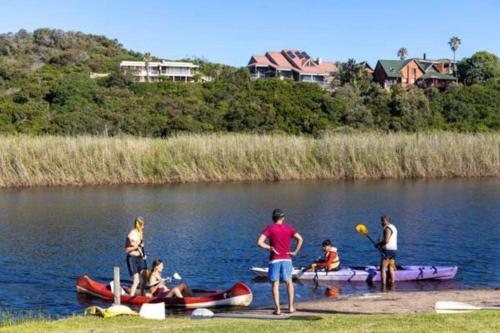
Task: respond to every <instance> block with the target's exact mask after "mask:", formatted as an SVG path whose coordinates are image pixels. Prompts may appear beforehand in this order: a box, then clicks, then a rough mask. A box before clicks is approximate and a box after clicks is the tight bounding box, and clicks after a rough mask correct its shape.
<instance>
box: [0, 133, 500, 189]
mask: <svg viewBox="0 0 500 333" xmlns="http://www.w3.org/2000/svg"><path fill="white" fill-rule="evenodd" d="M0 148H1V149H0V187H12V186H45V185H91V184H121V183H171V182H195V181H203V182H206V181H246V180H292V179H293V180H298V179H363V178H425V177H498V176H500V134H480V135H473V134H455V133H444V132H442V133H434V134H375V133H359V134H335V135H328V136H325V137H323V138H321V139H313V138H308V137H296V136H279V135H273V136H270V135H247V134H228V135H186V136H178V137H172V138H168V139H148V138H136V137H119V138H97V137H50V136H49V137H47V136H46V137H27V136H10V137H0Z"/></svg>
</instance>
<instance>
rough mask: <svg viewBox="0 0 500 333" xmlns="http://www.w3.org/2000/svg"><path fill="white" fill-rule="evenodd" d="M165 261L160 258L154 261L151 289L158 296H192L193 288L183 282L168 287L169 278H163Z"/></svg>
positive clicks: (150, 282)
mask: <svg viewBox="0 0 500 333" xmlns="http://www.w3.org/2000/svg"><path fill="white" fill-rule="evenodd" d="M162 272H163V262H162V261H161V260H160V259H156V260H155V261H153V266H152V268H151V275H150V276H149V291H150V292H151V294H152V295H153V296H156V297H177V298H183V297H184V296H191V295H192V293H191V290H190V289H189V287H188V286H187V284H185V283H181V284H179V285H177V286H175V287H174V288H172V289H169V288H168V287H167V282H168V279H163V278H162V277H161V273H162Z"/></svg>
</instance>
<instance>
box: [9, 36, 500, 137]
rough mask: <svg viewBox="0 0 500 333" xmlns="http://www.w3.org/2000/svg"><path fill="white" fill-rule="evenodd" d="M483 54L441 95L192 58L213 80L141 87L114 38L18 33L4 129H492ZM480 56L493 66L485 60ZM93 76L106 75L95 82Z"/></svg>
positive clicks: (493, 91)
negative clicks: (257, 72) (260, 72)
mask: <svg viewBox="0 0 500 333" xmlns="http://www.w3.org/2000/svg"><path fill="white" fill-rule="evenodd" d="M479 55H480V56H478V57H476V58H468V59H464V60H463V62H462V63H463V66H462V67H461V68H462V69H463V70H461V71H460V73H465V74H464V75H469V76H470V78H471V80H469V81H467V80H464V82H470V83H471V85H470V86H463V85H453V86H451V87H449V88H448V89H447V90H446V91H443V92H441V91H438V90H436V89H433V88H429V89H426V90H422V89H410V90H403V89H398V88H394V89H392V90H391V91H385V90H383V89H381V88H380V87H379V86H378V85H377V84H375V83H372V82H371V80H370V78H369V77H366V75H359V73H357V71H356V70H354V71H353V72H352V73H351V72H349V70H348V69H345V70H344V71H343V72H342V73H341V74H342V75H341V76H339V77H340V78H348V79H346V80H343V79H342V80H343V81H342V80H341V81H342V82H337V83H336V84H337V86H336V89H335V92H333V93H332V92H328V91H325V90H322V89H321V88H319V87H318V86H316V85H314V84H309V83H297V82H293V81H280V80H276V79H267V80H257V81H254V80H251V79H250V76H249V73H248V71H247V70H246V69H234V68H231V67H229V66H224V65H220V64H211V63H208V62H206V61H200V60H195V61H196V62H197V63H198V64H200V68H201V71H202V73H203V74H205V75H210V76H213V77H215V80H213V81H212V82H208V83H203V84H201V83H197V84H185V83H173V82H160V83H154V84H152V83H150V84H141V83H135V82H133V80H132V79H131V78H130V77H127V76H124V75H122V74H121V73H120V72H119V71H118V64H119V62H120V60H124V59H130V60H133V59H136V60H140V59H142V57H143V55H142V54H140V53H138V52H133V51H130V50H127V49H125V48H124V47H123V46H122V45H121V44H120V43H119V42H118V41H117V40H111V39H108V38H106V37H104V36H97V35H89V34H84V33H81V32H66V31H61V30H54V29H38V30H35V31H34V32H27V31H25V30H20V31H18V32H17V33H8V34H1V35H0V134H7V133H9V134H14V133H26V134H34V135H41V134H58V135H60V134H64V135H78V134H92V135H102V134H105V135H117V134H130V135H140V136H167V135H171V134H174V133H178V132H241V131H244V132H258V133H263V132H278V133H291V134H312V135H320V134H322V133H324V132H325V131H331V130H335V129H338V128H341V129H342V130H343V131H345V130H346V129H347V130H350V129H351V128H352V129H359V130H383V131H419V130H429V129H431V130H433V129H439V130H443V129H444V130H459V131H498V130H499V129H500V79H499V75H498V73H499V70H498V68H500V67H499V65H498V58H497V57H496V56H495V55H491V54H489V53H480V54H479ZM492 57H493V58H492ZM477 59H478V60H477ZM491 59H493V60H491ZM485 62H488V66H489V67H485V66H482V65H483V63H485ZM476 63H477V64H476ZM467 66H468V67H467ZM340 68H341V70H342V66H340ZM345 68H347V67H345ZM484 68H487V70H488V73H486V74H484V73H483V72H484V71H485V70H484ZM459 69H460V68H459ZM90 72H110V73H111V75H110V76H109V77H107V78H101V79H91V78H90V77H89V74H90ZM346 74H347V75H346Z"/></svg>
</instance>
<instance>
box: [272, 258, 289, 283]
mask: <svg viewBox="0 0 500 333" xmlns="http://www.w3.org/2000/svg"><path fill="white" fill-rule="evenodd" d="M268 268H269V272H268V273H267V277H268V279H269V280H270V281H271V282H274V281H279V280H281V281H288V280H291V279H292V270H293V266H292V261H291V260H284V261H277V262H274V263H271V262H270V263H269V266H268Z"/></svg>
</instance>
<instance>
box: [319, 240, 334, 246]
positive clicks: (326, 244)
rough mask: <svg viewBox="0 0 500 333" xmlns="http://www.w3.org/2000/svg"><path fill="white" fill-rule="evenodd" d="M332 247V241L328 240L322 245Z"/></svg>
mask: <svg viewBox="0 0 500 333" xmlns="http://www.w3.org/2000/svg"><path fill="white" fill-rule="evenodd" d="M330 245H332V241H331V240H329V239H327V240H324V241H323V243H321V246H330Z"/></svg>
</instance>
